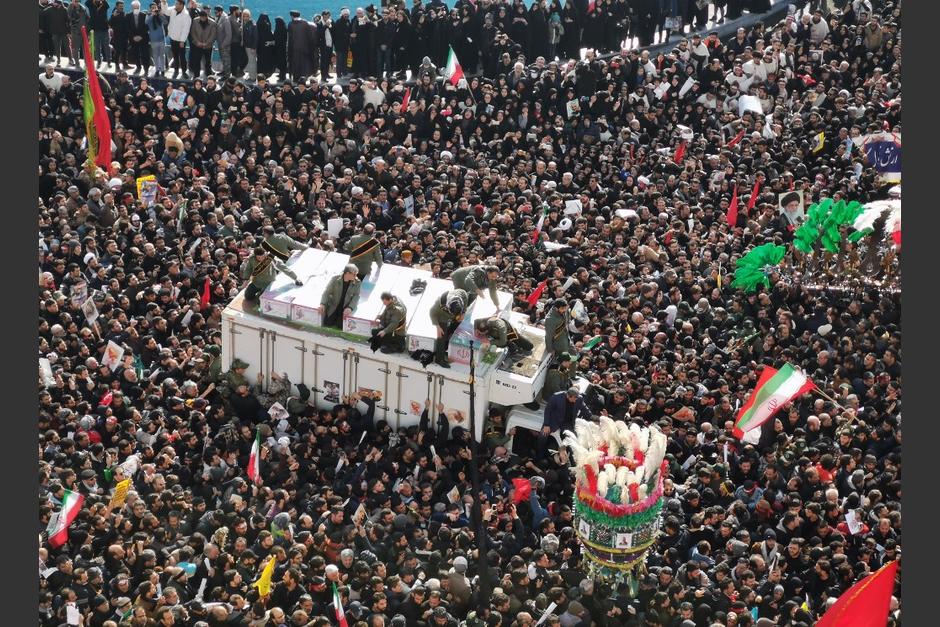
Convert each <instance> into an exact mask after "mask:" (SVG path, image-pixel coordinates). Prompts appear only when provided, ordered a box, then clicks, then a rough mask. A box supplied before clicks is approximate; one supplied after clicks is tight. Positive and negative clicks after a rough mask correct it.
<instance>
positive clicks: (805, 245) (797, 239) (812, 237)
mask: <svg viewBox="0 0 940 627" xmlns="http://www.w3.org/2000/svg"><path fill="white" fill-rule="evenodd" d="M831 205H832V198H827V199H825V200H824V201H822V202H820V203H816V204H814V205H812V206H811V207H810V208H809V211H807V212H806V221H805V222H804V223H803V224H802V225H800V228H798V229H797V230H796V231H794V232H793V245H794V246H795V247H796V249H797V250H799V251H801V252H804V253H811V252H813V245H814V244H815V243H816V241H817V240H818V239H819V227H821V226H822V223H823V222H824V221H825V219H826V215H827V214H828V213H829V207H830V206H831Z"/></svg>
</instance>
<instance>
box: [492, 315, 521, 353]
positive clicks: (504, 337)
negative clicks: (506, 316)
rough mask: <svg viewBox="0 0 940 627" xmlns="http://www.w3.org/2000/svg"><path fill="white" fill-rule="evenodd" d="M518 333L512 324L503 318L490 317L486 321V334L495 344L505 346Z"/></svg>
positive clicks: (500, 346)
mask: <svg viewBox="0 0 940 627" xmlns="http://www.w3.org/2000/svg"><path fill="white" fill-rule="evenodd" d="M516 335H517V334H516V330H515V329H513V328H512V325H511V324H509V323H508V322H506V321H505V320H503V319H502V318H490V319H489V320H487V321H486V336H487V337H488V338H490V341H491V342H492V343H493V346H497V347H499V348H505V347H506V345H508V344H509V341H510V340H512V339H515V338H516Z"/></svg>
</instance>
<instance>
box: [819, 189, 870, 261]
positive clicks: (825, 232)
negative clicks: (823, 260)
mask: <svg viewBox="0 0 940 627" xmlns="http://www.w3.org/2000/svg"><path fill="white" fill-rule="evenodd" d="M862 211H863V209H862V206H861V205H860V204H859V202H858V201H857V200H853V201H852V202H849V203H847V202H845V201H844V200H840V201H839V202H837V203H835V204H834V205H832V208H831V209H830V211H829V215H827V216H826V219H825V221H824V222H823V224H822V236H821V238H822V245H823V248H825V249H826V250H827V251H829V252H831V253H837V252H839V244H840V243H841V242H842V231H841V228H842V227H843V226H847V225H848V226H851V225H852V224H853V223H854V222H855V218H857V217H858V216H859V215H860V214H861V213H862Z"/></svg>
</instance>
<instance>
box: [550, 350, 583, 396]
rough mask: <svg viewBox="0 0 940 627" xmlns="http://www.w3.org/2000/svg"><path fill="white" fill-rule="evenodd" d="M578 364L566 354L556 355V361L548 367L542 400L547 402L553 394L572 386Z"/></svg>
mask: <svg viewBox="0 0 940 627" xmlns="http://www.w3.org/2000/svg"><path fill="white" fill-rule="evenodd" d="M577 372H578V364H577V362H575V361H574V360H573V359H572V358H571V355H569V354H568V353H561V354H560V355H558V361H556V362H555V363H553V364H552V365H550V366H549V367H548V371H547V372H546V373H545V384H544V385H543V386H542V400H545V401H547V400H548V399H549V398H551V396H552V394H554V393H555V392H560V391H562V390H567V389H568V388H570V387H571V386H572V385H574V377H575V375H576V374H577Z"/></svg>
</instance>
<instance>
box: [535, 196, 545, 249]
mask: <svg viewBox="0 0 940 627" xmlns="http://www.w3.org/2000/svg"><path fill="white" fill-rule="evenodd" d="M546 216H548V205H545V206H544V207H542V215H540V216H539V221H538V223H537V224H536V225H535V230H534V231H532V243H533V244H534V243H536V242H537V241H539V234H540V233H541V232H542V227H544V226H545V218H546Z"/></svg>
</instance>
